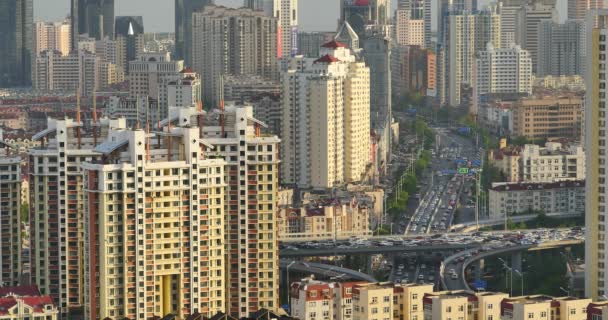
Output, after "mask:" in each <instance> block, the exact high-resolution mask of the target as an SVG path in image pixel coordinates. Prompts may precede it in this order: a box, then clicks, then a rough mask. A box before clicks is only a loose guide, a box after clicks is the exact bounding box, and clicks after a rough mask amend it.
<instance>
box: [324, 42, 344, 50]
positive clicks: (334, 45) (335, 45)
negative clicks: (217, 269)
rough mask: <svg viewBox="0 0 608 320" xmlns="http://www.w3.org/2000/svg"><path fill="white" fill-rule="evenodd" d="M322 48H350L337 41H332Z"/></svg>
mask: <svg viewBox="0 0 608 320" xmlns="http://www.w3.org/2000/svg"><path fill="white" fill-rule="evenodd" d="M321 47H323V48H333V49H336V48H348V46H347V45H346V44H344V43H342V42H340V41H336V40H332V41H330V42H328V43H326V44H324V45H322V46H321Z"/></svg>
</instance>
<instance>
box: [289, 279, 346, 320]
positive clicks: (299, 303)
mask: <svg viewBox="0 0 608 320" xmlns="http://www.w3.org/2000/svg"><path fill="white" fill-rule="evenodd" d="M334 289H335V284H334V283H328V282H322V281H316V280H313V279H311V278H306V279H302V281H300V282H294V283H293V284H291V290H290V299H291V311H292V312H291V314H292V315H293V316H294V317H296V318H298V319H300V320H316V319H330V318H331V316H332V315H333V314H334V310H333V307H334V301H333V300H334Z"/></svg>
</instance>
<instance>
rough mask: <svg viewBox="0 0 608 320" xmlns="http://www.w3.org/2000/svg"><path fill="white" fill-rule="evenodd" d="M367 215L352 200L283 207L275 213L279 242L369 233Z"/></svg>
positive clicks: (338, 237) (341, 237)
mask: <svg viewBox="0 0 608 320" xmlns="http://www.w3.org/2000/svg"><path fill="white" fill-rule="evenodd" d="M369 221H370V213H369V209H368V207H367V205H366V204H364V203H358V202H357V200H356V198H353V199H352V200H351V201H350V203H340V202H338V200H336V201H331V202H326V203H320V204H315V205H308V206H304V207H298V208H293V207H286V208H281V209H280V211H279V239H281V240H289V239H305V238H310V239H316V240H320V239H346V238H349V237H352V236H369V235H371V234H372V230H371V226H370V223H369Z"/></svg>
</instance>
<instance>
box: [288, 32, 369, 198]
mask: <svg viewBox="0 0 608 320" xmlns="http://www.w3.org/2000/svg"><path fill="white" fill-rule="evenodd" d="M321 54H322V57H321V58H319V59H316V60H314V59H305V58H303V57H296V58H294V59H292V60H291V61H290V66H289V70H288V71H286V72H284V73H283V74H282V85H283V92H282V100H283V101H282V104H283V106H282V116H281V119H282V124H281V125H282V129H281V138H282V139H283V144H282V145H281V148H282V149H281V155H282V157H281V160H282V166H281V176H282V181H283V182H284V183H289V184H297V185H298V186H299V187H302V188H311V187H312V188H331V187H333V186H336V185H339V184H342V183H344V182H350V181H360V180H361V178H362V175H363V174H364V173H365V168H366V166H367V164H368V163H369V160H370V159H369V150H370V145H369V139H370V93H369V92H370V73H369V69H368V68H367V67H366V66H365V64H364V63H363V62H358V61H356V59H355V56H354V55H352V53H351V52H350V50H349V49H348V48H347V47H346V45H345V44H343V43H340V42H337V41H332V42H329V43H326V44H324V45H323V47H322V50H321Z"/></svg>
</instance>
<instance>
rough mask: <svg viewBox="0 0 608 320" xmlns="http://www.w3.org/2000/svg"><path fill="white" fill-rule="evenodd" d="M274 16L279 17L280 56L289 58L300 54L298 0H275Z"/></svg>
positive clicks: (280, 57)
mask: <svg viewBox="0 0 608 320" xmlns="http://www.w3.org/2000/svg"><path fill="white" fill-rule="evenodd" d="M273 1H274V8H273V10H272V11H273V13H274V17H275V18H276V19H278V22H279V28H280V31H279V32H278V35H279V39H278V51H277V52H278V58H279V59H289V58H290V57H292V56H295V55H296V54H298V48H297V44H298V31H299V30H298V0H273Z"/></svg>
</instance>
